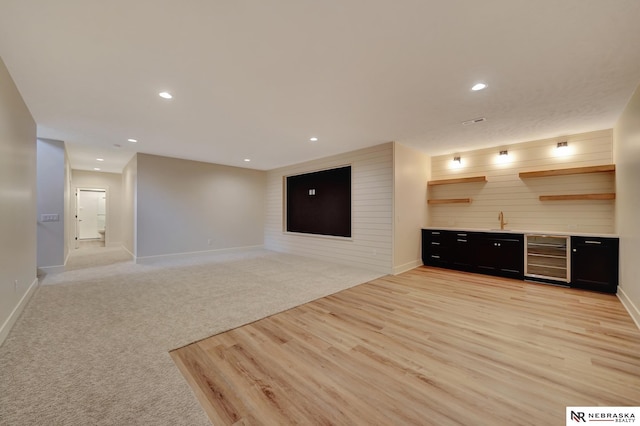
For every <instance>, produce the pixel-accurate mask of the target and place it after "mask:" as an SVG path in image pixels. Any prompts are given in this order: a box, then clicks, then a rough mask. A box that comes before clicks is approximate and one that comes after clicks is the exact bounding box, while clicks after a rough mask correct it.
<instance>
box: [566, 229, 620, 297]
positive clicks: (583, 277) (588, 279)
mask: <svg viewBox="0 0 640 426" xmlns="http://www.w3.org/2000/svg"><path fill="white" fill-rule="evenodd" d="M618 257H619V242H618V239H617V238H601V237H598V238H595V237H571V287H575V288H583V289H587V290H595V291H601V292H605V293H616V292H617V289H618Z"/></svg>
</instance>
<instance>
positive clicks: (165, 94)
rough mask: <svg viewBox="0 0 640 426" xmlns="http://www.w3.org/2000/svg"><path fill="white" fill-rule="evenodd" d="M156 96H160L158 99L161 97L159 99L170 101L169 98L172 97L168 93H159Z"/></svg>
mask: <svg viewBox="0 0 640 426" xmlns="http://www.w3.org/2000/svg"><path fill="white" fill-rule="evenodd" d="M158 95H160V97H161V98H164V99H171V98H173V96H172V95H171V93H169V92H160V93H158Z"/></svg>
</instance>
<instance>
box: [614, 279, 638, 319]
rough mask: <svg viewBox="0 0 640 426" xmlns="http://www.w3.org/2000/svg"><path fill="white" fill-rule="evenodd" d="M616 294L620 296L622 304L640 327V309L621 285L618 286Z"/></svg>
mask: <svg viewBox="0 0 640 426" xmlns="http://www.w3.org/2000/svg"><path fill="white" fill-rule="evenodd" d="M616 295H617V296H618V299H620V302H622V306H624V308H625V309H626V310H627V312H629V315H631V319H633V322H635V323H636V326H637V327H638V328H640V309H638V307H637V306H636V305H635V304H634V303H633V301H632V300H631V299H630V298H629V296H627V293H625V292H624V289H622V288H621V287H618V293H617V294H616Z"/></svg>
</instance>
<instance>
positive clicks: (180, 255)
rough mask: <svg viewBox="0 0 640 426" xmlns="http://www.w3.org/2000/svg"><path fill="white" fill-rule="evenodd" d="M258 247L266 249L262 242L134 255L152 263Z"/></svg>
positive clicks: (144, 263) (140, 259) (136, 261)
mask: <svg viewBox="0 0 640 426" xmlns="http://www.w3.org/2000/svg"><path fill="white" fill-rule="evenodd" d="M258 249H264V245H263V244H261V245H257V246H244V247H232V248H224V249H216V250H202V251H192V252H187V253H171V254H159V255H156V256H142V257H135V256H134V260H135V263H138V264H142V265H147V264H152V263H154V262H157V261H161V260H167V259H189V258H195V257H198V256H202V255H203V254H213V253H216V254H219V253H231V252H237V251H245V250H258ZM127 251H128V250H127Z"/></svg>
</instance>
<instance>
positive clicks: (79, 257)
mask: <svg viewBox="0 0 640 426" xmlns="http://www.w3.org/2000/svg"><path fill="white" fill-rule="evenodd" d="M127 261H131V255H130V254H129V253H127V252H126V251H125V250H123V249H122V248H121V247H104V246H102V247H100V246H85V247H82V248H80V249H72V250H71V253H70V254H69V259H68V260H67V264H66V265H65V267H64V270H65V271H76V270H78V269H87V268H92V267H96V266H106V265H113V264H115V263H120V262H127Z"/></svg>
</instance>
